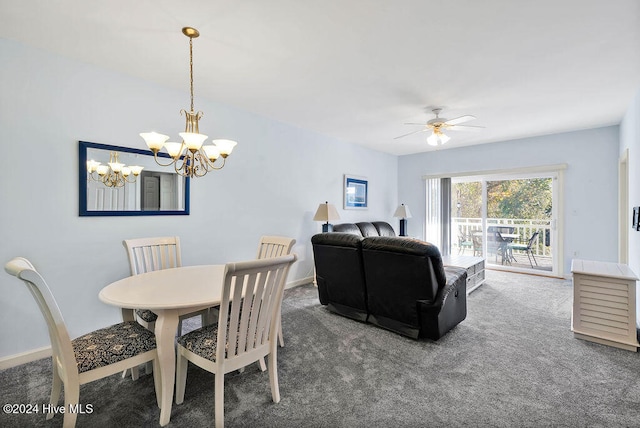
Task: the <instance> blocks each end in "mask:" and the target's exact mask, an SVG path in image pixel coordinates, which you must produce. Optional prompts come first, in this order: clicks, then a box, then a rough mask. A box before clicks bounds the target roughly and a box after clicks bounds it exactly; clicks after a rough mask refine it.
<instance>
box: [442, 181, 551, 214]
mask: <svg viewBox="0 0 640 428" xmlns="http://www.w3.org/2000/svg"><path fill="white" fill-rule="evenodd" d="M451 196H452V197H451V213H452V216H454V217H462V218H479V217H481V216H482V185H481V183H480V182H479V181H474V182H464V183H453V186H452V195H451ZM552 196H553V192H552V179H551V178H531V179H520V180H501V181H488V182H487V217H489V218H508V219H551V208H552V200H553V199H552Z"/></svg>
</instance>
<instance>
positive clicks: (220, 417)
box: [214, 373, 224, 428]
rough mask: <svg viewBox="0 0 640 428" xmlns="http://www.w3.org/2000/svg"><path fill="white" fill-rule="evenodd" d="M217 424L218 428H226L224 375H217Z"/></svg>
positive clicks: (215, 410) (215, 409) (215, 392)
mask: <svg viewBox="0 0 640 428" xmlns="http://www.w3.org/2000/svg"><path fill="white" fill-rule="evenodd" d="M215 377H216V379H215V390H214V394H215V405H214V412H215V416H214V418H215V422H216V428H223V427H224V373H216V374H215Z"/></svg>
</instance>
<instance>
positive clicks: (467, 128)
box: [446, 125, 484, 131]
mask: <svg viewBox="0 0 640 428" xmlns="http://www.w3.org/2000/svg"><path fill="white" fill-rule="evenodd" d="M446 129H447V130H448V131H479V130H481V129H484V126H471V125H453V126H447V128H446Z"/></svg>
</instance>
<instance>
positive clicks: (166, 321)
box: [154, 309, 178, 426]
mask: <svg viewBox="0 0 640 428" xmlns="http://www.w3.org/2000/svg"><path fill="white" fill-rule="evenodd" d="M154 312H155V313H156V314H157V315H158V319H157V320H156V329H155V333H156V345H157V349H158V365H159V366H160V383H161V385H162V386H161V399H160V403H161V404H160V426H165V425H167V424H168V423H169V420H170V419H171V404H172V401H173V387H174V384H175V378H176V351H175V337H176V331H177V329H178V312H177V311H175V310H170V309H166V310H156V309H154Z"/></svg>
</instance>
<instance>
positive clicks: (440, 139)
mask: <svg viewBox="0 0 640 428" xmlns="http://www.w3.org/2000/svg"><path fill="white" fill-rule="evenodd" d="M432 111H433V114H435V115H436V117H435V118H433V119H431V120H430V121H428V122H427V123H405V125H421V126H423V127H424V128H423V129H419V130H417V131H413V132H409V133H408V134H404V135H400V136H399V137H395V138H394V140H397V139H398V138H403V137H407V136H409V135H413V134H417V133H419V132H427V131H431V135H430V136H429V137H428V138H427V143H428V144H429V145H430V146H437V145H438V144H444V143H446V142H447V141H449V140H450V137H448V136H447V135H445V134H444V132H443V131H444V130H449V131H476V130H479V129H482V128H484V127H483V126H471V125H460V124H461V123H465V122H468V121H470V120H474V119H475V118H476V117H475V116H471V115H465V116H460V117H456V118H455V119H444V118H441V117H440V112H441V111H442V108H439V107H438V108H434V109H433V110H432Z"/></svg>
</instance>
